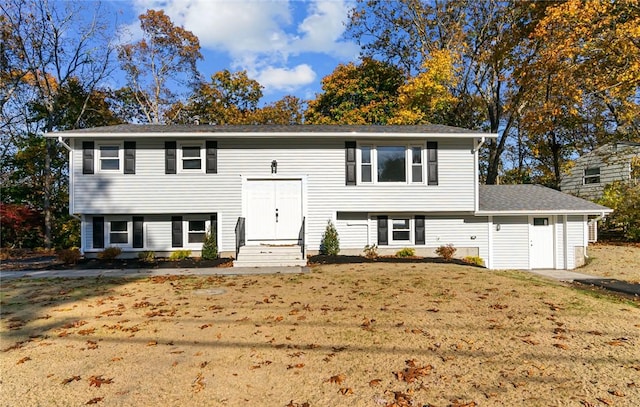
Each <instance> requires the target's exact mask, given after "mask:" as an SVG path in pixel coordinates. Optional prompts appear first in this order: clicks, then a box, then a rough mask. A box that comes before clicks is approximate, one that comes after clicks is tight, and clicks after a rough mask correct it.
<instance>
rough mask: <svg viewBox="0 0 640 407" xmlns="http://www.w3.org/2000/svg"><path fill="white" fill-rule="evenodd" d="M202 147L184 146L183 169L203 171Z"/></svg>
mask: <svg viewBox="0 0 640 407" xmlns="http://www.w3.org/2000/svg"><path fill="white" fill-rule="evenodd" d="M201 150H202V148H201V146H182V169H183V170H201V169H202V154H201Z"/></svg>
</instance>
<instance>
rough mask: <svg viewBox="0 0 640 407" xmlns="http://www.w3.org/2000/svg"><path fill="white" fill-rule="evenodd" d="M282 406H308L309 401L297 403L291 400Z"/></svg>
mask: <svg viewBox="0 0 640 407" xmlns="http://www.w3.org/2000/svg"><path fill="white" fill-rule="evenodd" d="M284 407H309V403H307V402H306V401H305V402H304V403H302V404H299V403H294V402H293V400H291V401H290V402H289V404H287V405H286V406H284Z"/></svg>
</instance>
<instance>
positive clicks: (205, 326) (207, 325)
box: [200, 324, 211, 329]
mask: <svg viewBox="0 0 640 407" xmlns="http://www.w3.org/2000/svg"><path fill="white" fill-rule="evenodd" d="M210 326H211V324H204V325H201V326H200V329H205V328H209V327H210Z"/></svg>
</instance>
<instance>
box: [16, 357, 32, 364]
mask: <svg viewBox="0 0 640 407" xmlns="http://www.w3.org/2000/svg"><path fill="white" fill-rule="evenodd" d="M27 360H31V358H30V357H29V356H25V357H23V358H22V359H20V360H19V361H18V362H17V363H16V365H21V364H23V363H24V362H26V361H27Z"/></svg>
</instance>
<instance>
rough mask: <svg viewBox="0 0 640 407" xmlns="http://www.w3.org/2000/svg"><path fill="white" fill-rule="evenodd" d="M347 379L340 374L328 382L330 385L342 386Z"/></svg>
mask: <svg viewBox="0 0 640 407" xmlns="http://www.w3.org/2000/svg"><path fill="white" fill-rule="evenodd" d="M346 378H347V377H346V376H345V375H343V374H338V375H335V376H331V377H330V378H329V380H327V381H328V382H329V383H335V384H342V382H343V381H344V379H346Z"/></svg>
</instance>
